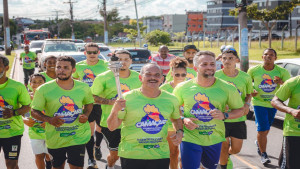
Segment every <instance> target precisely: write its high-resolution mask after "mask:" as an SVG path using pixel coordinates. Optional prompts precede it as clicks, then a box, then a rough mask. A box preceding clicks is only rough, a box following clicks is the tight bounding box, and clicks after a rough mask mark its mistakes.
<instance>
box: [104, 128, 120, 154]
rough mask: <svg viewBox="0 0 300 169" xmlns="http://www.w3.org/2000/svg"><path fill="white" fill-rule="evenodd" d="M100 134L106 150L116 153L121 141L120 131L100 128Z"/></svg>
mask: <svg viewBox="0 0 300 169" xmlns="http://www.w3.org/2000/svg"><path fill="white" fill-rule="evenodd" d="M101 132H102V134H103V136H104V139H105V141H106V144H107V147H108V149H109V150H110V151H118V147H119V144H120V141H121V129H116V130H114V131H110V130H109V129H108V128H106V127H102V129H101Z"/></svg>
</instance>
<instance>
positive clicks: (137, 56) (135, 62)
mask: <svg viewBox="0 0 300 169" xmlns="http://www.w3.org/2000/svg"><path fill="white" fill-rule="evenodd" d="M124 49H125V50H128V51H129V52H130V54H131V55H132V64H131V66H130V69H132V70H135V71H137V72H140V71H141V68H142V67H143V66H144V65H145V64H146V63H149V62H150V60H149V58H150V56H151V52H150V50H148V49H146V48H124Z"/></svg>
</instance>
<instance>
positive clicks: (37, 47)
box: [29, 40, 45, 54]
mask: <svg viewBox="0 0 300 169" xmlns="http://www.w3.org/2000/svg"><path fill="white" fill-rule="evenodd" d="M44 42H45V41H44V40H35V41H31V42H30V44H29V50H30V51H31V52H35V53H36V54H37V53H39V52H41V50H42V46H43V44H44Z"/></svg>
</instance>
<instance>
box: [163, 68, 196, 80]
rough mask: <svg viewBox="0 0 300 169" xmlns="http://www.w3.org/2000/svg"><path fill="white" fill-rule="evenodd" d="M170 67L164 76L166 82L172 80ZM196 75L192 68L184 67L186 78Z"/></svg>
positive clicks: (192, 77)
mask: <svg viewBox="0 0 300 169" xmlns="http://www.w3.org/2000/svg"><path fill="white" fill-rule="evenodd" d="M171 72H172V68H171V69H170V71H169V72H168V74H167V76H166V82H171V81H172V80H173V77H172V75H171ZM196 76H197V72H196V71H195V70H194V69H193V68H188V67H187V68H186V80H190V79H194V78H195V77H196Z"/></svg>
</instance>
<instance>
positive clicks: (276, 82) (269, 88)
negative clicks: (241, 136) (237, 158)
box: [248, 48, 290, 164]
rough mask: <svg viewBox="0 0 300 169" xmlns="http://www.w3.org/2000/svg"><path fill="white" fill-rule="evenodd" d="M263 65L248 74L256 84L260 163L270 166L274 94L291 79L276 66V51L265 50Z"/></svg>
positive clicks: (255, 105) (251, 69) (254, 98)
mask: <svg viewBox="0 0 300 169" xmlns="http://www.w3.org/2000/svg"><path fill="white" fill-rule="evenodd" d="M262 59H263V64H260V65H257V66H254V67H251V68H250V69H249V70H248V74H249V75H250V76H251V78H252V81H253V82H254V85H253V88H254V93H253V94H252V96H253V98H252V104H253V107H254V113H255V124H256V127H257V140H256V141H255V144H256V146H257V153H258V154H259V155H260V157H261V158H260V161H261V163H263V164H268V163H270V162H271V160H270V159H269V157H268V154H267V152H266V150H267V136H268V133H269V131H270V127H271V125H272V123H273V121H274V117H275V114H276V109H275V108H273V106H272V105H271V100H272V99H273V97H274V94H275V93H276V91H277V90H278V89H279V87H280V85H282V84H283V83H284V82H285V81H286V80H288V79H289V78H290V74H289V72H288V71H287V70H286V69H284V68H282V67H280V66H277V65H276V64H275V60H276V59H277V53H276V51H275V50H274V49H272V48H268V49H266V50H264V52H263V55H262Z"/></svg>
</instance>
